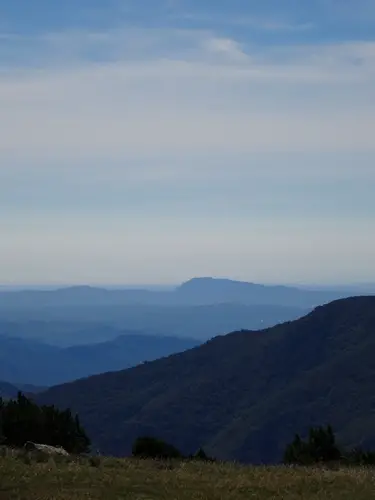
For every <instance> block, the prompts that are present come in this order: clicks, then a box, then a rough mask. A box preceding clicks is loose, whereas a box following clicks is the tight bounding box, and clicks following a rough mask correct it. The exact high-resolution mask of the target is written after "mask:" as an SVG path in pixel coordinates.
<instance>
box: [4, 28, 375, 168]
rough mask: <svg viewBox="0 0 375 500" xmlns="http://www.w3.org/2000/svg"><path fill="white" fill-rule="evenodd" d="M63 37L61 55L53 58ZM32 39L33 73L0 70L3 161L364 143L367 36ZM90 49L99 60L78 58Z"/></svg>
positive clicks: (369, 145) (369, 78) (373, 54)
mask: <svg viewBox="0 0 375 500" xmlns="http://www.w3.org/2000/svg"><path fill="white" fill-rule="evenodd" d="M65 43H66V44H67V45H68V46H69V50H67V53H68V54H72V56H71V57H68V58H67V57H62V58H61V59H59V57H56V56H58V55H59V54H61V51H62V48H63V47H65ZM43 44H44V45H43V46H44V47H45V51H44V52H42V53H41V58H40V60H39V69H35V67H31V68H29V69H27V68H23V69H22V68H13V69H8V71H6V72H5V73H3V74H2V76H1V77H0V107H1V110H2V120H1V123H0V154H1V155H2V158H3V159H4V160H7V163H6V165H9V164H11V163H10V162H12V161H13V162H14V165H16V164H20V163H22V162H23V163H25V162H26V161H27V163H28V165H30V164H43V163H45V164H49V165H53V164H55V163H56V164H57V163H59V164H61V163H64V162H65V163H66V164H69V163H71V162H74V163H75V164H77V165H78V164H80V163H84V162H85V161H86V162H87V161H94V160H96V159H99V161H106V160H107V161H109V162H121V161H123V160H126V159H128V158H137V157H138V158H141V157H142V158H144V157H147V156H148V157H155V156H163V155H166V154H170V155H185V154H188V153H189V154H210V153H215V154H224V153H227V154H248V153H254V152H259V151H353V150H369V151H370V150H371V151H373V150H374V142H373V133H372V130H373V127H374V106H375V105H374V103H375V90H374V89H375V86H374V80H375V78H374V72H373V67H374V66H373V62H374V58H375V44H373V43H370V42H368V43H366V42H361V43H360V42H358V43H350V44H349V43H346V44H337V45H328V46H305V47H290V48H285V47H284V48H283V49H280V48H277V47H272V48H266V49H262V48H260V47H243V46H240V45H239V44H238V43H237V42H236V41H235V40H230V39H227V38H220V37H217V36H214V35H212V34H209V33H206V32H197V33H196V32H186V31H182V32H180V31H175V30H171V31H166V32H164V31H162V30H156V31H155V32H151V33H147V35H146V32H145V31H143V30H140V31H139V32H137V31H132V32H131V33H120V32H114V33H112V32H110V33H103V34H102V33H99V34H98V33H89V34H84V33H76V35H75V37H74V36H73V37H71V34H69V35H67V36H63V35H61V34H59V35H54V36H52V35H49V36H48V37H44V39H43ZM92 45H94V48H95V50H96V49H97V48H98V46H102V47H104V49H105V53H106V55H107V56H109V55H110V54H112V58H111V57H109V62H108V58H107V59H106V60H101V61H96V62H95V61H92V60H91V59H90V58H87V57H86V58H82V47H86V48H87V47H89V48H90V47H91V46H92ZM112 51H113V52H112ZM76 52H77V53H78V55H79V56H80V57H77V58H75V57H74V54H75V53H76ZM69 61H70V63H69ZM59 62H60V65H59ZM3 165H5V163H3ZM2 168H4V166H3V167H2ZM5 168H7V167H5ZM29 168H31V167H29ZM50 168H53V167H52V166H51V167H50Z"/></svg>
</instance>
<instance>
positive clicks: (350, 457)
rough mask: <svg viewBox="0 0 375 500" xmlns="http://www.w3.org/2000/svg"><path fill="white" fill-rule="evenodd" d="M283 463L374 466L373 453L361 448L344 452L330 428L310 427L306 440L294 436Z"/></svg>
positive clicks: (374, 457)
mask: <svg viewBox="0 0 375 500" xmlns="http://www.w3.org/2000/svg"><path fill="white" fill-rule="evenodd" d="M284 463H285V464H291V465H314V464H320V463H321V464H325V463H340V464H348V465H374V464H375V452H373V451H365V450H362V449H361V448H355V449H352V450H346V449H344V448H341V447H340V446H339V445H338V444H337V442H336V437H335V434H334V432H333V430H332V427H331V426H330V425H328V426H327V427H312V428H310V430H309V432H308V436H307V438H306V439H302V438H301V436H300V435H299V434H296V436H295V438H294V440H293V441H292V442H291V443H290V444H289V445H288V446H287V447H286V450H285V453H284Z"/></svg>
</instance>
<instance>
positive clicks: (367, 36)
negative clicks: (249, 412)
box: [0, 0, 375, 284]
mask: <svg viewBox="0 0 375 500" xmlns="http://www.w3.org/2000/svg"><path fill="white" fill-rule="evenodd" d="M374 26H375V2H374V1H372V0H371V1H370V0H357V1H356V2H354V1H352V0H350V1H349V0H340V1H338V0H313V1H311V2H301V1H297V0H294V1H292V0H278V1H277V0H268V1H267V0H266V1H263V2H259V1H251V0H247V1H245V0H232V1H230V2H229V1H222V2H213V1H209V0H201V1H199V2H198V1H196V0H186V1H184V0H164V1H158V0H152V1H151V0H143V1H142V0H138V1H135V0H122V1H120V0H107V1H106V2H104V1H98V0H90V1H89V0H81V1H80V2H76V1H72V0H65V1H64V2H60V1H57V0H33V2H30V1H29V0H12V2H8V1H5V0H0V109H1V120H0V160H1V162H0V228H1V234H2V237H1V240H0V259H1V262H2V263H3V266H2V275H1V276H0V282H3V283H5V284H7V283H25V284H26V283H134V284H135V283H175V282H179V281H182V280H184V279H188V278H190V277H192V276H198V275H214V276H227V277H232V278H237V279H244V280H251V281H258V282H266V283H267V282H270V283H271V282H284V283H317V282H321V283H343V282H361V281H367V282H369V281H375V275H374V271H373V265H372V264H373V255H374V253H375V235H374V231H373V227H374V220H375V197H374V196H373V191H374V186H375V162H374V160H375V141H374V139H373V135H374V134H373V130H374V126H375V28H374Z"/></svg>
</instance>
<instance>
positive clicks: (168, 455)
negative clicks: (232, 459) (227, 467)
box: [132, 436, 215, 462]
mask: <svg viewBox="0 0 375 500" xmlns="http://www.w3.org/2000/svg"><path fill="white" fill-rule="evenodd" d="M132 456H133V457H136V458H141V459H153V460H170V459H182V460H201V461H205V462H215V459H214V458H212V457H209V456H208V455H207V454H206V452H205V451H204V450H203V448H199V450H198V451H197V452H196V453H194V454H192V455H188V456H185V455H183V454H182V453H181V452H180V450H178V449H177V448H176V447H175V446H173V445H172V444H169V443H167V442H165V441H163V440H161V439H156V438H154V437H149V436H144V437H140V438H138V439H136V440H135V442H134V444H133V448H132Z"/></svg>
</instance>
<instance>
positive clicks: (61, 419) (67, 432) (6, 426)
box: [0, 392, 91, 454]
mask: <svg viewBox="0 0 375 500" xmlns="http://www.w3.org/2000/svg"><path fill="white" fill-rule="evenodd" d="M27 441H33V442H35V443H42V444H47V445H50V446H61V447H63V448H64V449H65V450H66V451H67V452H69V453H74V454H81V453H87V452H89V450H90V444H91V442H90V439H89V437H88V436H87V434H86V432H85V430H84V429H83V427H82V425H81V423H80V421H79V417H78V416H77V415H75V416H74V415H72V413H71V411H70V410H63V411H62V410H59V409H58V408H55V407H54V406H38V405H37V404H35V403H34V402H33V401H31V400H30V399H28V398H27V397H26V396H24V395H23V394H22V393H20V392H19V393H18V396H17V399H15V400H8V401H4V400H3V399H1V398H0V443H1V444H2V445H5V446H9V447H17V448H19V447H22V446H24V445H25V443H26V442H27Z"/></svg>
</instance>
